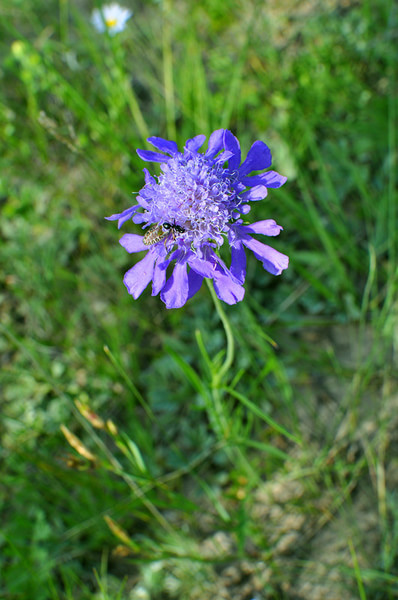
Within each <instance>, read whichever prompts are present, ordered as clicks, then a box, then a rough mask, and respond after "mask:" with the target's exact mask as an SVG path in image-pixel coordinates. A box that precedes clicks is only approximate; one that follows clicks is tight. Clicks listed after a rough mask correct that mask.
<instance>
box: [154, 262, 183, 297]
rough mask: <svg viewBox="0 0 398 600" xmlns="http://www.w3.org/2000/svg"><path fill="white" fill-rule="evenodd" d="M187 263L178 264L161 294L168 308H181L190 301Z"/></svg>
mask: <svg viewBox="0 0 398 600" xmlns="http://www.w3.org/2000/svg"><path fill="white" fill-rule="evenodd" d="M188 291H189V286H188V273H187V263H186V262H183V263H177V264H176V266H175V267H174V271H173V272H172V274H171V276H170V277H169V279H168V280H167V281H166V284H165V286H164V287H163V290H162V292H161V294H160V297H161V299H162V300H163V302H164V303H165V304H166V308H181V306H184V304H185V303H186V301H187V300H188Z"/></svg>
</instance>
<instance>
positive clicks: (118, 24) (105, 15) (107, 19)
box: [91, 2, 133, 35]
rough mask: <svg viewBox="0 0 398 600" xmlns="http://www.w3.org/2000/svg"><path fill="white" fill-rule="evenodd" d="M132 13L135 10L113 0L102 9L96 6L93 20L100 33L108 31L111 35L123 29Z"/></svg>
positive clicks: (92, 16)
mask: <svg viewBox="0 0 398 600" xmlns="http://www.w3.org/2000/svg"><path fill="white" fill-rule="evenodd" d="M132 14H133V12H132V11H131V10H129V9H128V8H123V6H120V5H119V4H117V3H116V2H113V3H112V4H106V5H105V6H103V7H102V8H100V9H98V8H95V9H94V10H93V12H92V15H91V22H92V24H93V25H94V27H95V28H96V30H97V31H99V32H100V33H104V32H105V31H108V32H109V34H110V35H115V33H120V31H123V29H124V28H125V27H126V23H127V21H128V19H129V18H130V17H131V15H132Z"/></svg>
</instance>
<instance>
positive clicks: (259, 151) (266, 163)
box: [239, 141, 272, 176]
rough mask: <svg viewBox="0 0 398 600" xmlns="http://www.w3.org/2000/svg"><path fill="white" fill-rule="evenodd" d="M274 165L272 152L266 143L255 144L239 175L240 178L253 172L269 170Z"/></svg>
mask: <svg viewBox="0 0 398 600" xmlns="http://www.w3.org/2000/svg"><path fill="white" fill-rule="evenodd" d="M271 163H272V156H271V150H270V149H269V148H268V146H267V144H264V142H260V141H257V142H254V144H253V145H252V147H251V148H250V150H249V152H248V153H247V158H246V160H245V161H244V162H243V163H242V165H241V167H240V169H239V174H240V176H243V175H247V174H248V173H251V172H252V171H260V170H262V169H268V167H270V166H271Z"/></svg>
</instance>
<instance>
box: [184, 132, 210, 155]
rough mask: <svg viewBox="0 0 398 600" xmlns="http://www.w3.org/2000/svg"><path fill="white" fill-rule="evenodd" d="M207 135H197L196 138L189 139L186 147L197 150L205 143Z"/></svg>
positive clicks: (193, 150)
mask: <svg viewBox="0 0 398 600" xmlns="http://www.w3.org/2000/svg"><path fill="white" fill-rule="evenodd" d="M205 140H206V136H205V135H195V137H194V138H192V139H190V140H187V142H186V144H185V148H186V149H187V150H190V151H191V152H197V151H198V150H199V148H201V147H202V146H203V144H204V143H205Z"/></svg>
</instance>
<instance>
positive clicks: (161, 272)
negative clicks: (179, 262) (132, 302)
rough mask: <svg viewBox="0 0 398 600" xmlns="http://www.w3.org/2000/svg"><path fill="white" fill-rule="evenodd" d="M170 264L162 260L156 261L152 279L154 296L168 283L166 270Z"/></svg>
mask: <svg viewBox="0 0 398 600" xmlns="http://www.w3.org/2000/svg"><path fill="white" fill-rule="evenodd" d="M169 263H170V261H169V260H165V261H163V260H162V259H161V258H158V260H157V261H156V263H155V267H154V271H153V277H152V296H156V295H157V294H159V292H160V290H161V289H162V288H163V286H164V284H165V283H166V270H167V267H168V265H169Z"/></svg>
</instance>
